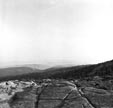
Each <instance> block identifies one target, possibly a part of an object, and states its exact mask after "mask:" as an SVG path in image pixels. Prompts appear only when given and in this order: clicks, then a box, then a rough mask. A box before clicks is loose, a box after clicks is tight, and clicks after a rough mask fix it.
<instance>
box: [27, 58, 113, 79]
mask: <svg viewBox="0 0 113 108" xmlns="http://www.w3.org/2000/svg"><path fill="white" fill-rule="evenodd" d="M94 76H100V77H104V78H107V77H113V60H111V61H107V62H103V63H98V64H93V65H80V66H72V67H60V68H49V69H46V70H44V71H43V73H42V72H41V73H40V72H39V73H31V74H28V75H26V76H25V77H30V78H36V79H40V78H55V79H56V78H61V79H76V78H81V79H82V78H88V77H90V78H92V77H94Z"/></svg>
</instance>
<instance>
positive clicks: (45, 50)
mask: <svg viewBox="0 0 113 108" xmlns="http://www.w3.org/2000/svg"><path fill="white" fill-rule="evenodd" d="M110 59H113V1H112V0H0V65H1V66H2V65H11V64H13V65H15V64H16V65H17V64H25V63H38V64H40V63H41V64H43V63H44V64H46V63H47V64H49V63H53V64H60V63H64V64H65V63H73V64H77V65H78V64H86V63H88V64H89V63H98V62H102V61H105V60H110Z"/></svg>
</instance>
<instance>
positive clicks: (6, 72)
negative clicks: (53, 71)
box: [0, 66, 41, 77]
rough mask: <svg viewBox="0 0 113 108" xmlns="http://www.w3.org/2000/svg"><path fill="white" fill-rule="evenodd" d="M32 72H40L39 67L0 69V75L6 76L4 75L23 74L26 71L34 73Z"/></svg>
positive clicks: (26, 72)
mask: <svg viewBox="0 0 113 108" xmlns="http://www.w3.org/2000/svg"><path fill="white" fill-rule="evenodd" d="M34 72H41V70H39V69H33V68H30V67H22V66H21V67H8V68H1V69H0V77H6V76H17V75H23V74H28V73H34Z"/></svg>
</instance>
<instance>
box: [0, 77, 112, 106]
mask: <svg viewBox="0 0 113 108" xmlns="http://www.w3.org/2000/svg"><path fill="white" fill-rule="evenodd" d="M93 83H94V82H93ZM83 84H85V81H84V82H82V81H81V83H80V82H78V81H77V80H75V81H66V80H51V79H44V80H40V81H18V80H14V81H5V82H1V83H0V108H113V104H112V103H113V92H112V90H104V89H99V88H96V87H94V86H91V85H90V86H88V84H87V86H83Z"/></svg>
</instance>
